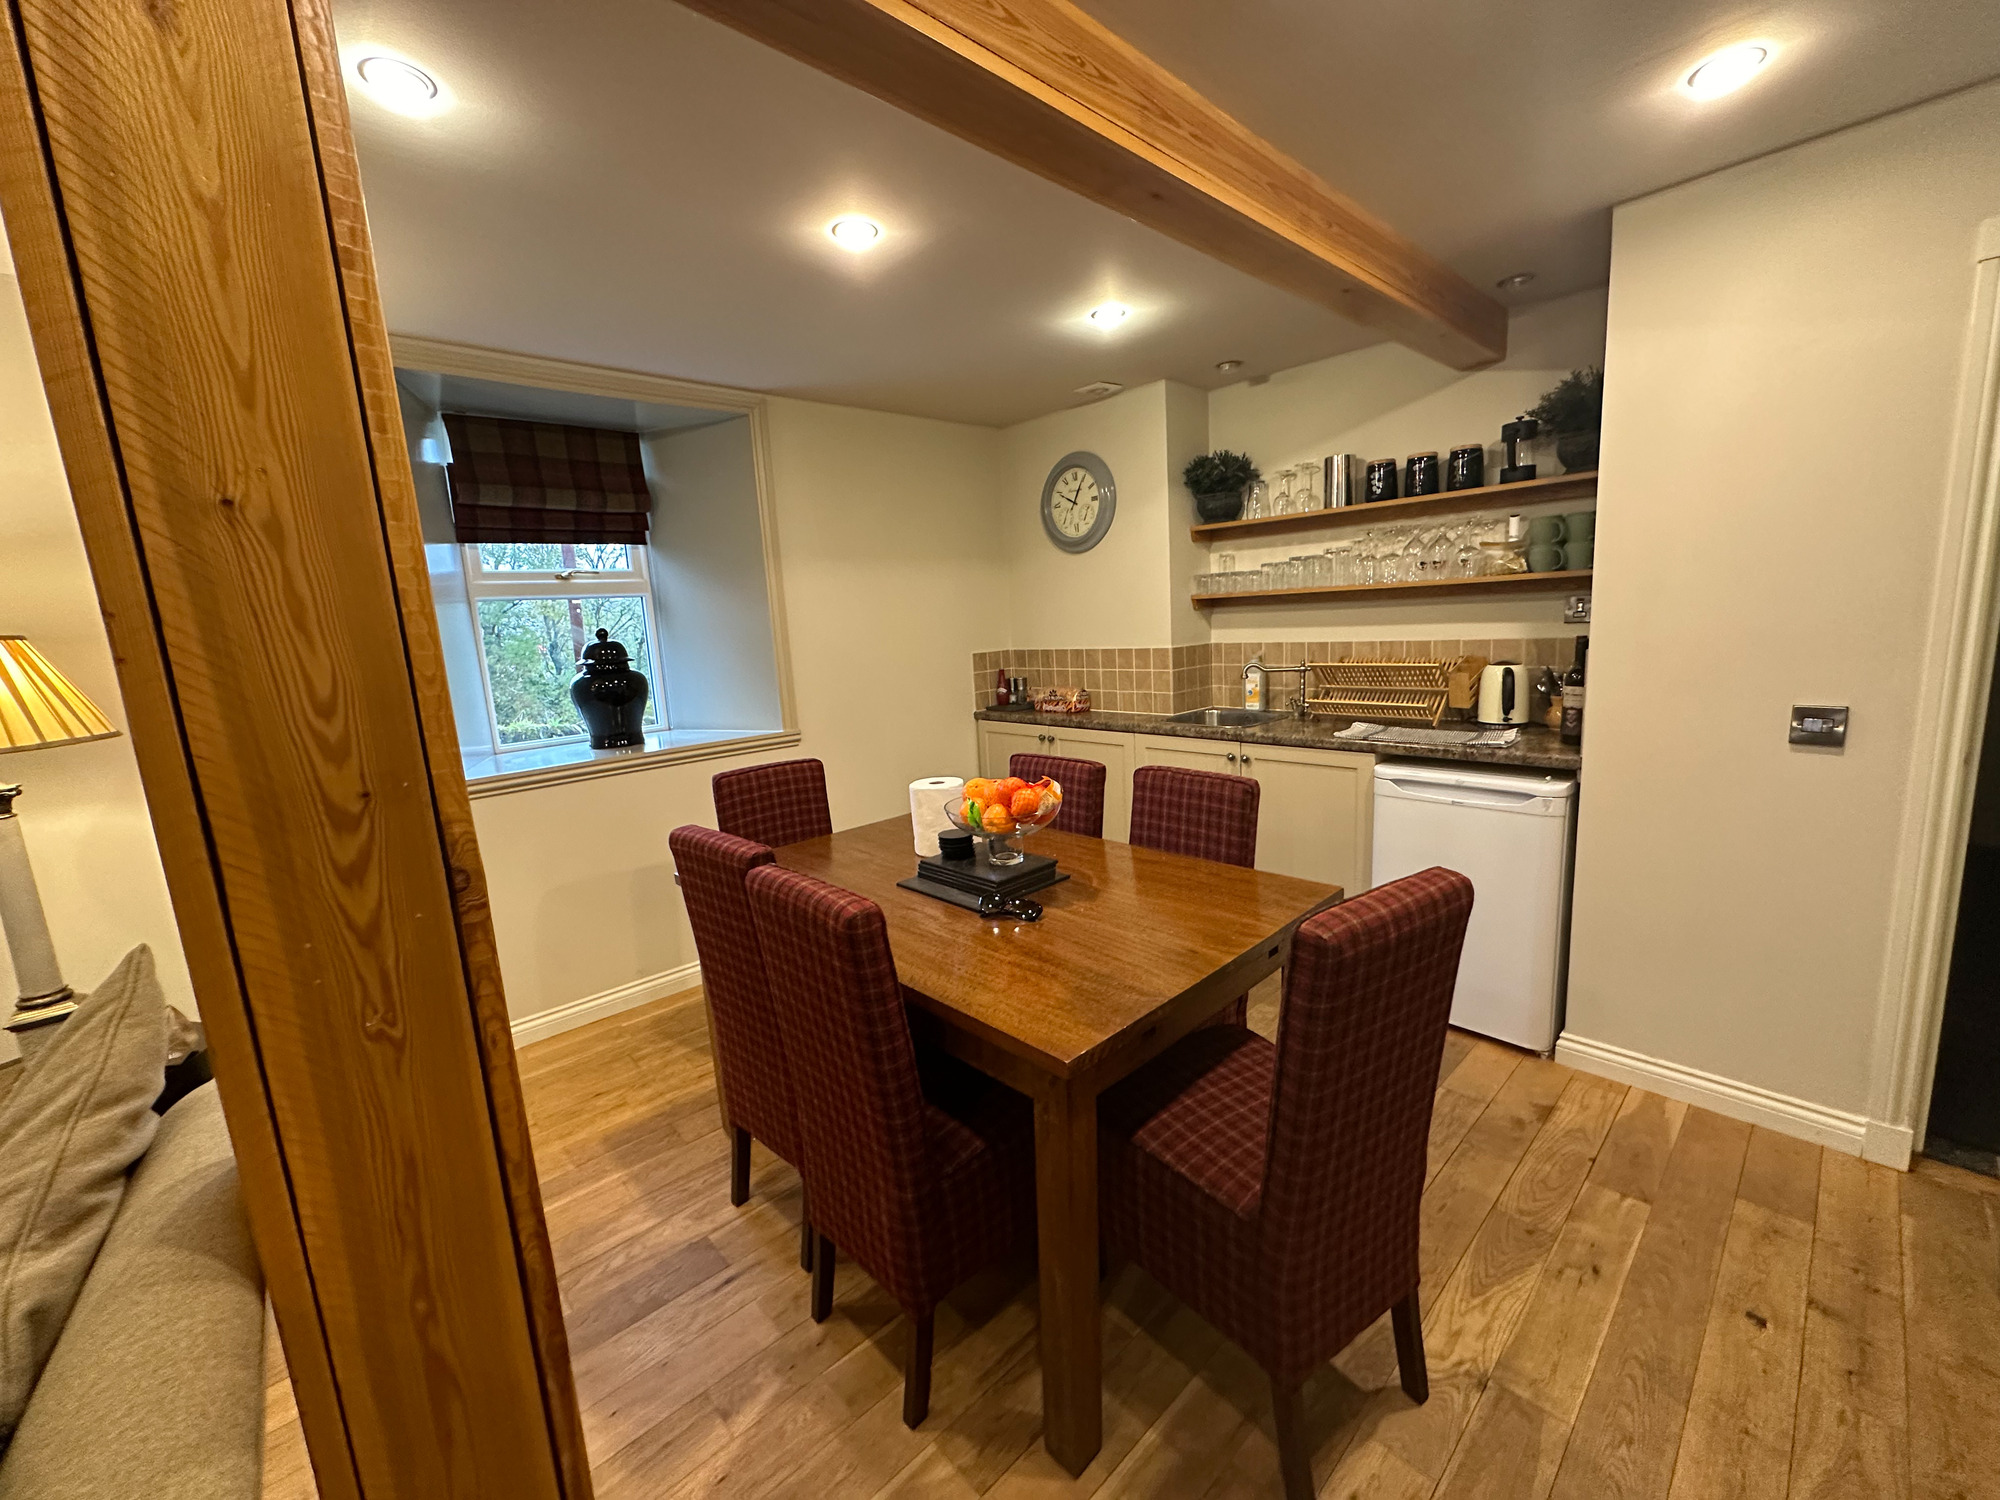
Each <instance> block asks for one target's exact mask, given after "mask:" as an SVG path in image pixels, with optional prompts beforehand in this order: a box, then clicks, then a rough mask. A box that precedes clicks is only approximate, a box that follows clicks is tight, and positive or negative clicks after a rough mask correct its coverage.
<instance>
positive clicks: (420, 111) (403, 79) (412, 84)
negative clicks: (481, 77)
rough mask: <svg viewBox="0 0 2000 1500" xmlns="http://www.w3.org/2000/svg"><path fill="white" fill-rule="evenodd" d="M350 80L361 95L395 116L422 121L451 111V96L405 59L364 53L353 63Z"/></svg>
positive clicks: (434, 79)
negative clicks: (354, 82) (356, 85)
mask: <svg viewBox="0 0 2000 1500" xmlns="http://www.w3.org/2000/svg"><path fill="white" fill-rule="evenodd" d="M354 77H355V79H356V81H357V82H359V83H360V85H361V91H362V92H363V93H365V94H366V95H367V96H368V97H369V98H371V99H373V100H374V101H375V102H376V103H377V104H379V105H381V106H382V107H383V108H384V109H392V110H394V111H395V112H396V113H397V114H399V115H410V116H412V117H413V118H422V117H423V116H425V115H435V114H442V113H443V112H444V111H445V110H447V109H450V108H451V102H452V101H451V96H450V95H449V94H447V93H446V92H445V91H444V89H443V88H442V87H441V86H440V85H439V83H438V81H437V79H436V78H434V77H432V76H431V75H430V74H429V73H427V72H425V71H424V70H423V69H422V68H420V67H418V66H417V65H416V64H415V63H413V62H411V61H409V60H408V59H407V58H401V57H392V56H390V55H389V54H388V53H385V52H371V53H368V54H367V55H365V56H363V57H361V58H358V59H357V60H356V61H355V64H354Z"/></svg>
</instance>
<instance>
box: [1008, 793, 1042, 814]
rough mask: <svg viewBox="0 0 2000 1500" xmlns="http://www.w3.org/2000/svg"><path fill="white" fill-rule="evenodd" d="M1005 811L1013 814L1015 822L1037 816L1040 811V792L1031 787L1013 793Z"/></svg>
mask: <svg viewBox="0 0 2000 1500" xmlns="http://www.w3.org/2000/svg"><path fill="white" fill-rule="evenodd" d="M1007 810H1008V811H1009V812H1011V813H1013V815H1014V817H1015V818H1016V819H1017V820H1018V819H1021V818H1033V817H1036V816H1038V815H1039V814H1040V813H1041V810H1042V794H1041V790H1040V789H1039V788H1037V787H1032V786H1024V787H1022V788H1021V790H1020V791H1018V792H1016V793H1014V800H1013V802H1012V803H1010V804H1009V805H1008V809H1007Z"/></svg>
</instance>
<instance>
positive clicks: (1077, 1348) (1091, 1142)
mask: <svg viewBox="0 0 2000 1500" xmlns="http://www.w3.org/2000/svg"><path fill="white" fill-rule="evenodd" d="M1035 1209H1036V1214H1037V1234H1038V1236H1039V1239H1040V1245H1041V1317H1042V1432H1043V1441H1044V1442H1045V1443H1046V1444H1047V1445H1048V1450H1049V1452H1050V1454H1052V1455H1053V1456H1054V1458H1055V1460H1056V1462H1057V1463H1059V1464H1061V1465H1062V1466H1063V1467H1064V1468H1065V1469H1067V1470H1069V1472H1070V1473H1072V1474H1081V1473H1082V1472H1083V1471H1084V1469H1085V1468H1086V1467H1087V1466H1088V1465H1089V1463H1090V1461H1091V1459H1093V1458H1095V1457H1096V1456H1097V1450H1098V1449H1099V1448H1100V1447H1102V1446H1103V1443H1104V1375H1103V1350H1102V1345H1101V1342H1100V1341H1101V1338H1102V1332H1101V1326H1100V1318H1101V1313H1100V1310H1099V1306H1098V1285H1097V1282H1098V1278H1097V1095H1096V1094H1095V1092H1094V1091H1091V1090H1088V1089H1085V1088H1082V1087H1079V1086H1078V1085H1076V1084H1074V1083H1072V1082H1070V1081H1068V1080H1066V1079H1051V1080H1049V1082H1048V1084H1047V1086H1046V1087H1045V1088H1044V1089H1042V1090H1041V1091H1040V1092H1039V1093H1038V1094H1037V1097H1036V1099H1035Z"/></svg>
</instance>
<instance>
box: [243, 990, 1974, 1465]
mask: <svg viewBox="0 0 2000 1500" xmlns="http://www.w3.org/2000/svg"><path fill="white" fill-rule="evenodd" d="M1276 1017H1277V988H1276V983H1275V981H1273V982H1270V983H1267V984H1266V985H1264V986H1262V987H1260V989H1259V991H1258V992H1257V994H1256V995H1255V996H1254V997H1253V1006H1252V1012H1251V1020H1252V1024H1253V1025H1256V1026H1257V1027H1258V1029H1259V1030H1262V1031H1264V1032H1265V1033H1266V1034H1267V1035H1270V1034H1274V1033H1275V1027H1276ZM521 1066H522V1073H523V1080H524V1083H525V1086H526V1090H527V1095H528V1102H529V1106H530V1110H531V1113H532V1117H533V1126H534V1136H535V1145H536V1152H537V1156H538V1159H539V1162H540V1165H541V1170H542V1185H543V1192H544V1194H545V1197H546V1200H547V1205H548V1221H549V1228H550V1233H551V1235H552V1237H553V1240H554V1246H555V1253H556V1257H557V1261H558V1264H559V1265H560V1268H561V1274H562V1283H563V1293H564V1305H565V1309H566V1312H567V1315H568V1319H569V1330H570V1341H571V1346H572V1349H573V1351H574V1354H575V1360H576V1372H577V1384H578V1387H579V1389H580V1391H581V1394H582V1400H583V1403H584V1424H585V1428H586V1431H587V1433H588V1437H589V1442H590V1448H591V1456H592V1463H593V1467H594V1469H595V1473H596V1481H597V1491H598V1494H599V1496H601V1497H602V1500H625V1497H646V1500H664V1497H676V1496H694V1495H702V1496H762V1495H787V1496H790V1495H797V1496H813V1497H819V1496H833V1495H841V1496H857V1497H858V1496H873V1495H880V1496H897V1497H916V1496H925V1497H930V1496H935V1497H942V1500H968V1497H973V1496H989V1497H994V1500H1056V1497H1072V1496H1086V1495H1096V1496H1102V1497H1107V1500H1110V1497H1126V1496H1160V1497H1169V1496H1171V1497H1188V1500H1200V1497H1208V1500H1224V1497H1229V1500H1237V1497H1249V1496H1276V1495H1277V1494H1278V1493H1279V1487H1278V1476H1277V1456H1276V1452H1275V1449H1274V1447H1273V1443H1272V1436H1271V1418H1270V1411H1269V1400H1268V1397H1267V1394H1266V1390H1265V1386H1264V1381H1263V1379H1262V1377H1261V1376H1260V1375H1259V1373H1258V1372H1257V1370H1256V1368H1255V1367H1254V1366H1253V1365H1252V1364H1251V1363H1250V1362H1249V1361H1248V1360H1247V1359H1246V1358H1245V1357H1244V1356H1243V1354H1242V1353H1241V1352H1240V1351H1239V1350H1237V1349H1236V1348H1235V1347H1234V1346H1232V1345H1230V1344H1228V1343H1226V1342H1225V1341H1223V1340H1222V1339H1221V1338H1220V1337H1219V1336H1218V1335H1217V1334H1216V1332H1215V1330H1214V1329H1212V1328H1210V1327H1209V1326H1208V1325H1207V1324H1205V1323H1204V1322H1203V1321H1202V1320H1201V1319H1200V1318H1198V1317H1196V1316H1195V1315H1194V1314H1193V1313H1191V1312H1189V1311H1188V1310H1187V1309H1186V1308H1185V1307H1183V1306H1181V1305H1180V1304H1179V1303H1178V1302H1177V1301H1175V1299H1174V1298H1173V1297H1171V1296H1170V1295H1168V1294H1167V1293H1166V1292H1165V1291H1163V1290H1162V1289H1161V1288H1160V1287H1159V1286H1158V1285H1157V1284H1155V1283H1154V1282H1152V1281H1151V1280H1150V1279H1149V1278H1148V1277H1147V1276H1145V1275H1144V1274H1143V1273H1141V1272H1139V1271H1137V1270H1134V1269H1131V1268H1127V1269H1125V1270H1123V1271H1121V1272H1118V1273H1117V1274H1115V1275H1114V1276H1113V1278H1112V1280H1111V1281H1110V1283H1109V1284H1108V1286H1107V1289H1106V1304H1105V1317H1104V1372H1105V1406H1104V1448H1103V1451H1102V1453H1101V1454H1100V1455H1099V1456H1098V1459H1097V1461H1096V1462H1095V1463H1094V1464H1092V1465H1091V1467H1090V1469H1089V1470H1088V1471H1087V1472H1086V1473H1085V1474H1084V1475H1083V1477H1082V1479H1080V1480H1072V1479H1071V1478H1070V1477H1069V1476H1068V1475H1067V1474H1065V1473H1063V1472H1062V1471H1061V1470H1060V1469H1059V1468H1058V1467H1057V1466H1056V1465H1055V1464H1054V1462H1053V1461H1052V1460H1051V1459H1050V1458H1049V1457H1048V1455H1047V1453H1046V1452H1044V1451H1043V1449H1042V1446H1041V1443H1040V1427H1041V1421H1040V1407H1041V1391H1040V1377H1039V1371H1038V1367H1037V1362H1036V1348H1035V1309H1034V1293H1033V1282H1032V1275H1031V1272H1032V1268H1031V1267H1029V1266H1025V1265H1023V1266H1017V1267H1012V1268H1008V1269H1007V1270H1005V1271H1003V1272H997V1273H995V1274H993V1275H990V1276H988V1277H986V1278H984V1279H982V1280H981V1281H980V1282H978V1283H975V1284H974V1285H972V1286H969V1287H967V1288H965V1289H964V1290H963V1291H961V1292H960V1293H959V1294H958V1295H957V1296H955V1297H954V1298H953V1300H952V1302H951V1303H949V1304H948V1305H947V1306H946V1307H945V1308H944V1309H942V1310H941V1311H940V1312H939V1314H938V1322H937V1363H936V1377H935V1386H934V1389H933V1393H932V1397H931V1415H930V1418H929V1420H928V1421H926V1422H925V1424H924V1426H923V1428H922V1430H921V1431H919V1432H914V1433H913V1432H910V1431H909V1430H907V1429H906V1428H905V1427H904V1426H903V1425H902V1414H901V1395H900V1392H901V1385H900V1376H899V1370H900V1365H901V1360H902V1350H903V1340H904V1338H905V1335H906V1332H907V1328H906V1325H905V1323H904V1321H903V1319H902V1318H901V1316H900V1315H899V1314H898V1312H897V1311H896V1309H895V1307H894V1306H893V1304H891V1303H890V1302H889V1301H888V1299H887V1298H885V1297H884V1296H883V1295H882V1294H881V1293H880V1292H879V1291H878V1290H877V1289H876V1288H875V1287H874V1286H873V1284H872V1283H871V1282H870V1281H869V1280H868V1278H867V1277H866V1276H865V1275H863V1274H861V1273H860V1272H859V1271H857V1270H856V1269H855V1268H854V1266H853V1265H852V1263H851V1262H844V1263H843V1264H842V1265H841V1268H840V1276H839V1285H838V1296H837V1300H836V1304H835V1312H834V1316H833V1318H832V1319H831V1320H830V1321H829V1322H827V1323H825V1324H823V1325H815V1324H813V1323H812V1322H811V1320H810V1319H809V1318H808V1317H807V1313H806V1278H805V1276H804V1274H803V1273H802V1272H801V1271H800V1270H799V1269H798V1263H797V1255H798V1243H797V1224H798V1211H799V1191H798V1183H797V1179H796V1178H795V1176H794V1175H793V1173H792V1172H791V1170H790V1169H789V1168H788V1167H786V1166H784V1165H783V1164H782V1163H780V1162H777V1161H775V1160H774V1159H772V1158H771V1157H770V1156H768V1155H767V1154H765V1153H764V1152H763V1151H762V1150H761V1148H760V1149H759V1151H758V1154H757V1159H756V1166H755V1172H754V1176H753V1180H752V1197H751V1201H750V1203H749V1204H748V1205H746V1206H745V1207H744V1208H741V1209H735V1208H731V1207H730V1205H729V1198H728V1191H727V1171H726V1162H727V1154H728V1153H727V1148H726V1145H725V1142H724V1138H723V1133H722V1130H721V1125H720V1121H719V1120H718V1118H717V1115H716V1109H715V1096H714V1092H713V1087H712V1080H711V1074H710V1068H709V1060H708V1049H707V1038H706V1033H705V1028H704V1023H703V1019H702V1010H701V1006H700V1003H699V997H698V995H697V994H694V993H690V994H688V995H683V996H675V997H672V998H670V999H667V1000H663V1001H660V1002H658V1003H657V1004H655V1005H652V1006H649V1007H647V1008H645V1009H642V1010H636V1011H631V1012H628V1013H626V1014H624V1015H621V1016H616V1017H613V1018H611V1019H609V1020H605V1021H601V1022H598V1023H596V1024H595V1025H592V1026H589V1027H586V1028H583V1029H581V1030H578V1031H574V1032H570V1033H568V1034H566V1035H564V1036H560V1037H555V1038H553V1039H551V1040H549V1041H546V1042H541V1043H538V1044H536V1045H534V1046H532V1047H528V1048H525V1049H523V1051H522V1053H521ZM1422 1253H1423V1270H1424V1294H1423V1300H1424V1323H1425V1330H1426V1332H1425V1337H1426V1339H1427V1341H1428V1343H1429V1354H1430V1371H1431V1392H1432V1394H1431V1399H1430V1402H1429V1403H1428V1404H1427V1405H1426V1406H1423V1407H1421V1408H1420V1407H1415V1406H1412V1405H1411V1404H1410V1402H1409V1401H1408V1400H1407V1399H1406V1398H1405V1397H1404V1396H1403V1394H1402V1392H1401V1390H1400V1389H1399V1388H1398V1386H1397V1381H1396V1374H1395V1354H1394V1349H1393V1346H1392V1344H1391V1341H1390V1338H1389V1335H1388V1329H1387V1325H1386V1320H1385V1321H1384V1323H1382V1324H1380V1325H1378V1326H1376V1327H1375V1328H1373V1329H1371V1330H1369V1331H1368V1332H1367V1333H1366V1334H1364V1335H1363V1336H1362V1337H1361V1338H1360V1339H1358V1340H1356V1341H1355V1343H1354V1344H1353V1345H1352V1346H1351V1347H1350V1348H1348V1349H1347V1350H1346V1351H1344V1352H1343V1353H1342V1355H1341V1356H1340V1358H1339V1359H1338V1360H1337V1361H1335V1363H1334V1364H1333V1365H1332V1366H1330V1367H1329V1368H1328V1369H1327V1370H1326V1371H1325V1373H1324V1374H1323V1375H1322V1376H1320V1377H1318V1378H1317V1379H1316V1380H1315V1381H1314V1382H1313V1383H1312V1385H1311V1387H1310V1388H1309V1394H1310V1406H1309V1410H1310V1412H1311V1415H1312V1421H1313V1423H1314V1431H1315V1432H1316V1434H1317V1435H1318V1440H1319V1441H1318V1456H1317V1458H1316V1461H1315V1466H1314V1469H1315V1474H1316V1475H1317V1477H1318V1479H1319V1484H1320V1493H1321V1494H1322V1495H1324V1496H1341V1497H1359V1496H1371V1497H1384V1500H1421V1497H1428V1496H1438V1497H1449V1500H1474V1497H1478V1500H1517V1497H1518V1500H1543V1497H1548V1496H1554V1497H1557V1500H1718V1497H1742V1500H1781V1497H1785V1496H1791V1497H1796V1500H1890V1497H1893V1500H1988V1497H1992V1500H2000V1183H1994V1182H1990V1181H1988V1180H1986V1179H1983V1178H1979V1177H1975V1176H1972V1175H1971V1174H1969V1173H1963V1172H1959V1171H1956V1170H1954V1169H1952V1168H1949V1167H1938V1166H1933V1165H1930V1164H1923V1165H1922V1166H1920V1167H1919V1169H1918V1171H1917V1172H1915V1173H1913V1174H1910V1175H1904V1174H1901V1173H1896V1172H1892V1171H1889V1170H1887V1169H1885V1168H1881V1167H1876V1166H1871V1165H1868V1164H1866V1163H1863V1162H1859V1161H1856V1160H1854V1159H1852V1158H1850V1157H1846V1156H1841V1155H1837V1154H1835V1153H1832V1152H1822V1151H1821V1150H1819V1149H1818V1148H1817V1147H1812V1146H1807V1145H1804V1144H1802V1143H1800V1142H1797V1141H1794V1140H1791V1139H1789V1138H1788V1137H1784V1136H1779V1135H1775V1134H1772V1133H1770V1132H1768V1131H1764V1130H1757V1129H1752V1128H1750V1127H1748V1126H1745V1125H1741V1124H1738V1123H1737V1122H1735V1121H1732V1120H1726V1119H1723V1118H1721V1117H1720V1116H1717V1115H1713V1114H1709V1113H1707V1112H1706V1111H1703V1110H1699V1109H1690V1108H1688V1107H1687V1106H1685V1105H1681V1104H1677V1103H1673V1102H1671V1101H1668V1100H1666V1099H1662V1098H1660V1097H1659V1096H1657V1095H1654V1094H1648V1093H1646V1092H1644V1091H1643V1090H1639V1089H1627V1088H1625V1087H1624V1086H1622V1085H1617V1084H1611V1083H1607V1082H1605V1081H1604V1080H1602V1079H1598V1078H1593V1077H1590V1076H1588V1075H1585V1074H1581V1073H1576V1072H1572V1071H1571V1070H1569V1069H1567V1068H1564V1067H1561V1066H1559V1065H1557V1064H1555V1063H1552V1062H1548V1061H1545V1060H1543V1059H1540V1058H1535V1057H1530V1056H1526V1055H1524V1054H1521V1053H1517V1052H1514V1051H1512V1050H1510V1049H1508V1048H1505V1047H1501V1046H1499V1045H1497V1044H1495V1043H1492V1042H1487V1041H1482V1040H1478V1039H1476V1038H1473V1037H1471V1036H1467V1035H1462V1034H1457V1033H1454V1034H1453V1035H1452V1037H1451V1039H1450V1042H1449V1045H1448V1046H1447V1048H1446V1054H1445V1066H1444V1070H1443V1076H1442V1078H1441V1080H1440V1083H1439V1087H1438V1095H1437V1108H1436V1112H1435V1114H1434V1117H1433V1122H1432V1130H1431V1155H1430V1167H1429V1179H1428V1185H1427V1187H1426V1189H1425V1196H1424V1221H1423V1252H1422ZM273 1355H274V1357H273V1360H272V1380H271V1387H270V1401H269V1408H268V1410H269V1422H268V1428H267V1431H268V1437H269V1442H268V1449H267V1456H266V1466H265V1468H266V1486H265V1492H266V1494H267V1495H268V1496H270V1497H273V1500H279V1497H282V1500H303V1497H309V1496H311V1495H312V1493H313V1490H312V1478H311V1471H310V1468H309V1466H308V1465H307V1463H306V1460H305V1455H304V1449H303V1445H302V1443H301V1441H300V1438H299V1429H298V1419H297V1414H296V1411H295V1410H294V1408H293V1407H292V1404H291V1393H290V1390H289V1387H288V1386H287V1385H286V1382H285V1378H284V1372H283V1360H282V1357H281V1356H280V1355H279V1354H278V1351H277V1350H276V1341H275V1339H274V1340H273Z"/></svg>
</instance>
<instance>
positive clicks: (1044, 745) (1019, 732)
mask: <svg viewBox="0 0 2000 1500" xmlns="http://www.w3.org/2000/svg"><path fill="white" fill-rule="evenodd" d="M1023 752H1026V753H1028V754H1031V755H1053V754H1054V753H1055V751H1054V749H1053V748H1052V747H1051V745H1050V741H1049V735H1048V733H1047V731H1046V730H1043V729H1041V728H1040V727H1038V726H1037V725H1034V724H1008V723H1003V722H1002V721H1000V720H997V719H981V720H980V721H979V774H980V775H981V776H991V777H994V778H996V779H997V778H998V777H1001V776H1005V775H1006V774H1007V762H1008V761H1009V760H1011V759H1012V758H1013V757H1014V756H1016V755H1019V754H1022V753H1023Z"/></svg>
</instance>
